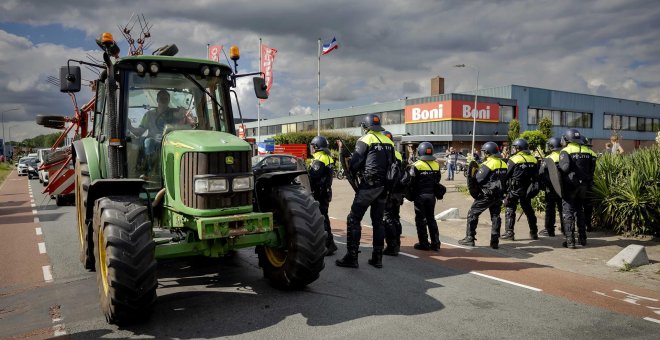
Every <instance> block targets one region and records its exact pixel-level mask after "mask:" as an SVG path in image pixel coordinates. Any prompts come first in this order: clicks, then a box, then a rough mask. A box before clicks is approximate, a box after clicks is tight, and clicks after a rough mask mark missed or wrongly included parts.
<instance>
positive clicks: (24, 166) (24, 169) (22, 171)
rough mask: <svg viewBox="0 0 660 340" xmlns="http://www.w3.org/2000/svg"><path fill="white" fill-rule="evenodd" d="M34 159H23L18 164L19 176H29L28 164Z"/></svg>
mask: <svg viewBox="0 0 660 340" xmlns="http://www.w3.org/2000/svg"><path fill="white" fill-rule="evenodd" d="M31 159H33V158H32V157H21V158H20V159H19V160H18V164H16V170H17V171H18V175H19V176H27V174H28V162H29V161H30V160H31Z"/></svg>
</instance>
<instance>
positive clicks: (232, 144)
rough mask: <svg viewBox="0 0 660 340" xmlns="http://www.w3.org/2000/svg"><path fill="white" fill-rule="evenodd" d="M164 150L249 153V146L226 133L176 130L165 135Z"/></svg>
mask: <svg viewBox="0 0 660 340" xmlns="http://www.w3.org/2000/svg"><path fill="white" fill-rule="evenodd" d="M163 147H164V148H165V149H170V150H177V151H179V152H188V151H197V152H217V151H250V150H251V148H250V144H249V143H247V142H246V141H244V140H242V139H240V138H238V137H236V136H234V135H232V134H229V133H226V132H218V131H198V130H177V131H172V132H170V133H168V134H167V135H165V138H164V139H163Z"/></svg>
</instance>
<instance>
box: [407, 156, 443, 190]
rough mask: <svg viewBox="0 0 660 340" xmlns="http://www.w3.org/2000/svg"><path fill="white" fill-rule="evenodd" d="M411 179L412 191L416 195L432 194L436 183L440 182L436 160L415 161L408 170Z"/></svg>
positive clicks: (438, 166)
mask: <svg viewBox="0 0 660 340" xmlns="http://www.w3.org/2000/svg"><path fill="white" fill-rule="evenodd" d="M409 173H410V176H411V177H412V178H413V180H412V184H411V185H412V191H413V193H414V194H415V196H416V197H419V196H420V195H424V194H429V195H434V192H435V191H434V190H435V186H436V184H438V183H440V165H438V162H436V161H422V160H418V161H417V162H415V163H414V164H413V165H412V166H411V167H410V170H409Z"/></svg>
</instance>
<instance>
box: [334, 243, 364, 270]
mask: <svg viewBox="0 0 660 340" xmlns="http://www.w3.org/2000/svg"><path fill="white" fill-rule="evenodd" d="M335 264H336V265H338V266H340V267H348V268H357V267H359V265H358V250H357V249H355V248H353V247H351V248H348V252H347V253H346V255H344V257H343V258H341V259H340V260H335Z"/></svg>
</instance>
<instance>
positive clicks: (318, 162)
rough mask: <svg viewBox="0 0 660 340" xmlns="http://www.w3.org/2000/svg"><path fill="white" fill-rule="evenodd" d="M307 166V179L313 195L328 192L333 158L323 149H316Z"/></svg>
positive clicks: (333, 162)
mask: <svg viewBox="0 0 660 340" xmlns="http://www.w3.org/2000/svg"><path fill="white" fill-rule="evenodd" d="M312 157H313V159H312V163H311V164H310V166H309V171H308V172H309V181H310V184H311V186H312V191H313V192H314V195H315V196H316V195H320V194H328V193H329V190H330V188H331V187H332V175H333V172H334V167H335V160H334V159H333V158H332V157H331V156H330V155H328V154H327V153H326V152H325V151H317V152H315V153H314V154H313V155H312Z"/></svg>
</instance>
